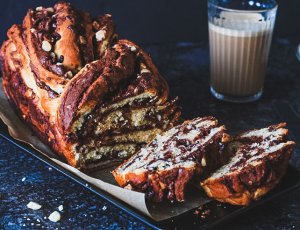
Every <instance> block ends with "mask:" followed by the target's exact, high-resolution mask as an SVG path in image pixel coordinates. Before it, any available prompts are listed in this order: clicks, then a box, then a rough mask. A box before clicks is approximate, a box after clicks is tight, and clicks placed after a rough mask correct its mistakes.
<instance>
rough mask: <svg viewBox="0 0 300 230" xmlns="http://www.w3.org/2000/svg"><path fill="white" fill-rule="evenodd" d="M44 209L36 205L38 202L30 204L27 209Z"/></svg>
mask: <svg viewBox="0 0 300 230" xmlns="http://www.w3.org/2000/svg"><path fill="white" fill-rule="evenodd" d="M41 207H42V205H40V204H38V203H36V202H33V201H30V202H29V203H28V204H27V208H30V209H32V210H38V209H40V208H41Z"/></svg>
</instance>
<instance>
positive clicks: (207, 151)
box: [112, 117, 225, 202]
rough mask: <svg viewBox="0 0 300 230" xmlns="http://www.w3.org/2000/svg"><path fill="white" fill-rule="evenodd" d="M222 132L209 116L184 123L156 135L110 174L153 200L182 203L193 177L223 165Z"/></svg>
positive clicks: (221, 128)
mask: <svg viewBox="0 0 300 230" xmlns="http://www.w3.org/2000/svg"><path fill="white" fill-rule="evenodd" d="M224 130H225V128H224V126H218V122H217V120H216V119H215V118H213V117H204V118H196V119H193V120H191V121H185V122H184V123H183V124H181V125H179V126H176V127H174V128H172V129H170V130H168V131H167V132H165V133H164V134H163V135H157V137H156V138H155V139H154V140H153V141H152V142H151V143H149V144H148V145H147V146H146V147H144V148H142V149H141V150H139V152H137V153H136V154H135V155H134V156H132V157H131V158H130V159H129V160H127V161H126V162H125V163H123V164H122V165H120V166H119V167H118V168H116V169H115V170H114V171H113V172H112V173H113V175H114V177H115V179H116V181H117V182H118V184H119V185H120V186H121V187H125V188H127V189H132V190H135V191H140V192H144V193H146V196H147V197H148V198H149V199H151V200H153V201H157V202H160V201H162V200H163V199H164V198H167V199H169V200H171V201H173V200H177V201H184V190H185V187H186V186H187V185H188V182H189V181H190V180H191V179H192V177H193V176H195V175H197V176H199V175H201V174H202V172H203V169H205V171H206V172H212V170H215V169H216V168H217V167H220V165H221V164H223V163H224V162H222V160H223V158H224V157H223V156H222V152H221V151H219V150H220V148H221V147H222V145H221V141H222V138H223V137H224V136H225V135H224Z"/></svg>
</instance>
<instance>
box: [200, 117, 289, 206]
mask: <svg viewBox="0 0 300 230" xmlns="http://www.w3.org/2000/svg"><path fill="white" fill-rule="evenodd" d="M287 134H288V130H287V129H286V128H285V123H280V124H278V125H272V126H269V127H267V128H263V129H258V130H252V131H248V132H245V133H243V134H241V135H239V136H237V137H235V138H233V140H231V141H230V142H229V143H228V146H227V147H226V150H227V151H228V152H230V153H231V154H232V155H233V156H232V157H231V159H230V161H229V163H228V164H225V165H224V166H222V167H221V168H220V169H218V170H217V171H216V172H215V173H213V174H212V175H211V176H210V177H209V178H208V179H206V180H204V181H203V182H202V183H201V186H202V187H203V189H204V190H205V191H206V193H207V195H208V196H209V197H212V198H214V199H217V200H219V201H221V202H227V203H230V204H234V205H247V204H249V202H250V201H251V200H257V199H259V198H260V197H261V196H263V195H264V194H266V193H267V192H268V191H270V190H271V189H272V188H274V187H275V186H276V185H277V184H278V183H279V181H280V179H281V178H282V177H283V175H284V174H285V172H286V169H287V166H288V161H289V159H290V156H291V153H292V152H293V149H294V145H295V143H294V142H293V141H287Z"/></svg>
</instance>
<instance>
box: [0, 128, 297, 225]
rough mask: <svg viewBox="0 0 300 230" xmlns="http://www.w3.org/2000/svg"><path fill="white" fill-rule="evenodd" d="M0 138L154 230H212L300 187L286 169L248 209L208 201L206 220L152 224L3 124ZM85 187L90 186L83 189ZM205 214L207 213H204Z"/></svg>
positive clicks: (187, 217)
mask: <svg viewBox="0 0 300 230" xmlns="http://www.w3.org/2000/svg"><path fill="white" fill-rule="evenodd" d="M0 136H1V137H3V138H4V139H6V140H7V141H9V142H10V143H12V144H14V145H16V146H18V147H19V148H21V149H22V150H24V151H25V152H27V153H29V154H31V155H32V156H34V157H36V158H38V159H40V160H41V161H43V162H44V163H46V164H48V165H49V166H51V167H52V168H54V169H56V170H58V171H59V172H61V173H63V174H64V175H66V176H67V177H69V178H71V179H72V180H74V181H76V182H77V183H79V184H81V185H82V186H84V187H85V188H87V189H89V190H90V191H92V192H94V193H95V194H97V195H99V196H100V197H102V198H104V199H105V200H107V201H109V202H110V203H111V204H113V205H115V206H117V207H118V208H120V209H122V210H123V211H125V212H127V213H129V214H130V215H132V216H134V217H135V218H137V219H138V220H140V221H142V222H143V223H145V224H147V225H148V226H149V227H152V228H154V229H161V228H162V229H174V228H177V229H200V228H201V229H209V228H212V227H215V226H217V225H219V224H221V223H224V222H225V221H227V220H229V219H231V218H233V217H236V216H237V215H240V214H242V213H244V212H246V211H248V210H250V209H253V208H255V207H257V206H259V205H262V204H263V203H265V202H267V201H269V200H271V199H274V198H275V197H277V196H280V195H283V194H285V193H287V192H290V191H292V190H294V189H296V188H297V187H300V171H298V170H297V169H295V168H294V167H293V166H291V165H290V166H289V168H288V171H287V173H286V175H285V177H284V178H283V180H282V182H281V183H280V184H279V185H278V186H277V187H276V189H274V190H273V191H272V192H270V193H269V194H268V195H266V196H265V197H264V198H263V199H261V200H259V201H256V202H253V203H252V204H251V205H249V206H248V207H238V206H232V205H226V204H221V203H219V202H217V201H211V202H209V203H207V204H205V205H204V206H203V207H202V210H203V211H204V212H206V215H205V218H203V217H201V213H202V212H200V214H198V215H196V214H194V213H195V210H191V211H189V212H187V213H185V214H183V215H181V216H177V217H175V218H172V219H169V220H167V221H162V222H155V221H153V220H152V219H150V218H149V217H147V216H145V215H143V214H142V213H140V212H139V211H137V210H135V209H134V208H132V207H130V206H128V205H127V204H125V203H124V202H122V201H120V200H118V199H117V198H115V197H113V196H111V195H110V194H108V193H106V192H105V191H103V190H101V189H99V188H96V187H94V186H93V185H91V184H89V183H88V182H86V181H85V180H83V179H81V178H79V177H78V176H76V175H75V174H73V173H71V172H69V171H67V170H66V169H64V168H62V167H61V166H59V165H57V164H55V163H54V162H52V161H51V160H49V159H48V158H47V157H45V156H43V155H42V154H41V153H39V152H38V151H36V150H34V149H33V148H32V147H30V146H29V145H27V144H24V143H22V142H19V141H16V140H14V139H13V138H12V137H11V136H10V135H9V133H8V131H7V127H6V125H5V124H3V123H2V122H0ZM86 184H88V185H89V186H86ZM207 210H208V211H207Z"/></svg>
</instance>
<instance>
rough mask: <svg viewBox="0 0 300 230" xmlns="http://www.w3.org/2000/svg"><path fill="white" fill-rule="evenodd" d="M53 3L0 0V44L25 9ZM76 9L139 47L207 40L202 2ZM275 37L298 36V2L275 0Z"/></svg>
mask: <svg viewBox="0 0 300 230" xmlns="http://www.w3.org/2000/svg"><path fill="white" fill-rule="evenodd" d="M55 2H56V1H49V0H47V1H33V0H24V1H22V0H7V1H4V0H1V1H0V9H1V13H0V14H1V17H0V18H1V23H0V26H1V28H0V42H2V40H3V39H5V37H6V35H5V34H6V31H7V29H8V28H9V27H10V26H11V25H12V24H14V23H21V21H22V19H23V17H24V16H25V14H26V11H27V9H28V8H34V7H36V6H40V5H43V6H52V5H53V4H55ZM70 2H71V3H72V4H74V5H75V6H76V7H77V8H80V9H84V10H87V11H89V12H91V13H92V15H99V14H104V13H111V14H112V15H113V18H114V21H115V22H116V24H117V32H118V33H119V35H120V37H121V38H127V39H131V40H133V41H135V42H137V43H139V44H142V43H158V42H178V41H187V42H198V41H200V40H207V11H206V1H205V0H184V1H178V0H147V1H146V0H106V1H105V0H98V1H97V0H94V1H91V0H85V1H84V0H73V1H70ZM278 4H279V11H278V17H277V22H276V28H275V36H279V37H285V36H289V37H291V36H296V35H299V34H300V23H299V21H300V18H299V13H300V11H299V10H300V1H299V0H288V1H287V0H278Z"/></svg>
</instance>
